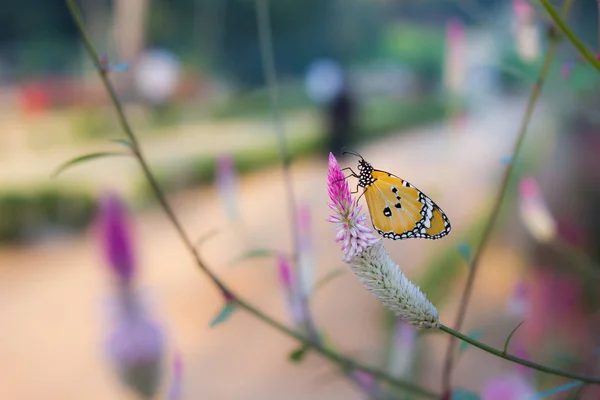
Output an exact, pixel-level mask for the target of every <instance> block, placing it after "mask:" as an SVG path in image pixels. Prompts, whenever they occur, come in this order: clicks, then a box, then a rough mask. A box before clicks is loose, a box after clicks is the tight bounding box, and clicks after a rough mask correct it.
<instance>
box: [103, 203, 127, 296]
mask: <svg viewBox="0 0 600 400" xmlns="http://www.w3.org/2000/svg"><path fill="white" fill-rule="evenodd" d="M99 225H100V240H101V244H102V247H103V250H104V255H105V258H106V260H107V262H108V264H109V266H110V267H111V268H112V270H113V272H114V273H115V275H116V276H117V278H118V279H119V280H120V281H122V282H123V283H125V284H127V285H128V284H130V283H131V279H132V278H133V275H134V273H135V260H134V255H133V246H132V243H131V242H132V240H131V234H130V229H129V225H128V221H127V210H126V207H125V205H124V204H123V202H122V201H121V200H120V199H119V197H118V196H116V195H114V194H108V195H105V196H104V197H103V198H102V199H101V201H100V212H99Z"/></svg>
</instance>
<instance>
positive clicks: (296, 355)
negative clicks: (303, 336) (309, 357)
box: [288, 346, 309, 363]
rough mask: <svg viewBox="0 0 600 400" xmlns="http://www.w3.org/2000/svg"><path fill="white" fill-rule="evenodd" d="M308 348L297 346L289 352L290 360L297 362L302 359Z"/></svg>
mask: <svg viewBox="0 0 600 400" xmlns="http://www.w3.org/2000/svg"><path fill="white" fill-rule="evenodd" d="M308 349H309V348H308V346H302V347H299V348H298V349H296V350H294V351H292V352H291V353H290V354H289V356H288V358H289V359H290V361H292V362H295V363H299V362H301V361H302V360H303V359H304V356H305V355H306V353H307V352H308Z"/></svg>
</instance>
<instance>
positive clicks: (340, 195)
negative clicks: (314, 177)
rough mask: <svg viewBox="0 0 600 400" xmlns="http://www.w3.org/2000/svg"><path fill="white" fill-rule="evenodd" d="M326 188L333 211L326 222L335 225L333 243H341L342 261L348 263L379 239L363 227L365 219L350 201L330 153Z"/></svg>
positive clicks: (346, 188)
mask: <svg viewBox="0 0 600 400" xmlns="http://www.w3.org/2000/svg"><path fill="white" fill-rule="evenodd" d="M327 187H328V191H329V199H330V200H331V203H329V208H331V209H332V210H333V211H334V214H333V215H331V216H330V217H329V219H328V221H329V222H333V223H334V224H336V229H337V231H338V232H337V235H336V237H335V241H336V242H342V252H343V254H344V257H343V259H344V261H349V260H350V259H352V257H354V256H355V255H357V254H360V253H361V252H362V251H363V250H364V249H366V248H367V247H369V246H372V245H373V244H375V243H377V242H378V241H379V239H378V238H377V237H375V235H374V234H373V231H372V230H371V229H370V228H368V227H367V226H365V222H366V220H367V217H366V216H365V215H363V214H361V213H360V211H361V207H360V206H358V205H357V204H356V203H355V202H354V200H352V196H351V194H350V188H349V187H348V182H347V181H346V177H345V176H344V174H343V173H342V170H341V169H340V166H339V164H338V162H337V160H336V159H335V157H334V156H333V154H332V153H329V174H328V176H327Z"/></svg>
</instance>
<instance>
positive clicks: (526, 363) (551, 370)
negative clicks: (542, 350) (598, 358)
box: [440, 324, 600, 385]
mask: <svg viewBox="0 0 600 400" xmlns="http://www.w3.org/2000/svg"><path fill="white" fill-rule="evenodd" d="M440 330H442V331H444V332H446V333H448V334H449V335H452V336H453V337H455V338H457V339H460V340H462V341H463V342H467V343H469V344H470V345H473V346H475V347H477V348H480V349H481V350H483V351H485V352H488V353H490V354H493V355H495V356H497V357H500V358H503V359H505V360H508V361H512V362H514V363H517V364H520V365H524V366H525V367H529V368H532V369H535V370H538V371H541V372H545V373H548V374H552V375H556V376H562V377H565V378H569V379H575V380H577V381H581V382H585V383H592V384H596V385H597V384H600V378H596V377H593V376H587V375H579V374H575V373H572V372H569V371H564V370H562V369H558V368H551V367H547V366H545V365H542V364H538V363H535V362H533V361H529V360H525V359H523V358H519V357H515V356H513V355H512V354H508V353H505V352H503V351H502V350H498V349H496V348H494V347H492V346H488V345H487V344H485V343H482V342H480V341H478V340H475V339H472V338H470V337H468V336H467V335H464V334H462V333H460V332H458V331H455V330H454V329H452V328H449V327H447V326H445V325H442V324H440Z"/></svg>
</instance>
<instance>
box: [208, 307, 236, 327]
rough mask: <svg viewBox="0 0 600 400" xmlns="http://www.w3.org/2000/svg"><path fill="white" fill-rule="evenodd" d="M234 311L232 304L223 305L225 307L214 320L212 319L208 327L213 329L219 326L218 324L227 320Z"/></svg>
mask: <svg viewBox="0 0 600 400" xmlns="http://www.w3.org/2000/svg"><path fill="white" fill-rule="evenodd" d="M234 311H235V306H234V305H233V303H231V302H227V304H225V307H223V309H222V310H221V312H220V313H219V315H217V316H216V317H215V319H213V320H212V321H211V323H210V327H211V328H214V327H215V326H217V325H219V324H220V323H222V322H225V321H226V320H227V319H228V318H229V316H230V315H231V313H232V312H234Z"/></svg>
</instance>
